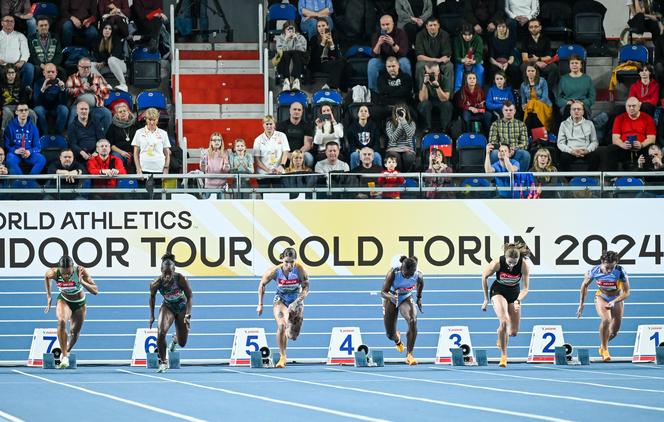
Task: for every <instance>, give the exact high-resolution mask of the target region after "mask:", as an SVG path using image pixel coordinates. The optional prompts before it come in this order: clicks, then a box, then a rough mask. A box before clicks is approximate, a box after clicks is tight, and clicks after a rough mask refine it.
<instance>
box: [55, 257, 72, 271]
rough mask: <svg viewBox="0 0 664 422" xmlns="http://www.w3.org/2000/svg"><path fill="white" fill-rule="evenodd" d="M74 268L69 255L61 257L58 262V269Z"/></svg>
mask: <svg viewBox="0 0 664 422" xmlns="http://www.w3.org/2000/svg"><path fill="white" fill-rule="evenodd" d="M73 266H74V260H73V259H71V256H69V255H62V258H60V260H59V261H58V267H60V268H62V269H65V268H72V267H73Z"/></svg>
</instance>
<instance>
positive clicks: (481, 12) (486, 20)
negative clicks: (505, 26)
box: [466, 0, 516, 38]
mask: <svg viewBox="0 0 664 422" xmlns="http://www.w3.org/2000/svg"><path fill="white" fill-rule="evenodd" d="M470 6H471V10H472V12H473V13H472V14H471V15H470V16H469V17H468V18H466V19H467V22H468V23H470V24H471V25H472V26H473V29H474V30H475V33H476V34H481V33H482V32H483V31H484V30H486V32H489V33H491V32H494V31H495V30H496V28H497V27H498V21H499V20H500V21H503V22H505V0H471V2H470ZM514 35H515V38H516V34H514Z"/></svg>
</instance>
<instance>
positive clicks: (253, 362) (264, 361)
mask: <svg viewBox="0 0 664 422" xmlns="http://www.w3.org/2000/svg"><path fill="white" fill-rule="evenodd" d="M249 366H250V367H251V368H274V360H273V357H272V352H271V351H270V348H269V347H267V346H263V347H261V348H260V349H259V350H256V351H255V352H250V353H249Z"/></svg>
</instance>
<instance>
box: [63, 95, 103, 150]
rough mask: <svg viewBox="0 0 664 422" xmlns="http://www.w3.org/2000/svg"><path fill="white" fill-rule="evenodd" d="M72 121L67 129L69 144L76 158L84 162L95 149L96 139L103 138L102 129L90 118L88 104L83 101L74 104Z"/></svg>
mask: <svg viewBox="0 0 664 422" xmlns="http://www.w3.org/2000/svg"><path fill="white" fill-rule="evenodd" d="M74 116H75V117H74V121H73V122H72V123H71V124H70V125H69V128H68V129H67V136H68V138H69V146H70V147H71V149H72V150H73V151H74V155H75V156H76V159H77V160H79V161H81V162H85V161H88V160H89V159H90V157H92V154H94V153H95V152H96V150H97V141H98V140H100V139H102V138H104V131H103V130H102V128H101V126H100V125H99V122H98V121H97V120H95V119H93V118H90V106H88V103H86V102H85V101H81V102H80V103H78V104H76V113H75V115H74Z"/></svg>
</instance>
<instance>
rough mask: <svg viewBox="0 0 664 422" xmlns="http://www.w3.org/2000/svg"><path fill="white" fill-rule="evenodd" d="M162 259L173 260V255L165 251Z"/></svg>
mask: <svg viewBox="0 0 664 422" xmlns="http://www.w3.org/2000/svg"><path fill="white" fill-rule="evenodd" d="M161 260H162V261H173V262H175V255H173V254H172V253H171V252H166V253H165V254H164V255H163V256H162V257H161Z"/></svg>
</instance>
